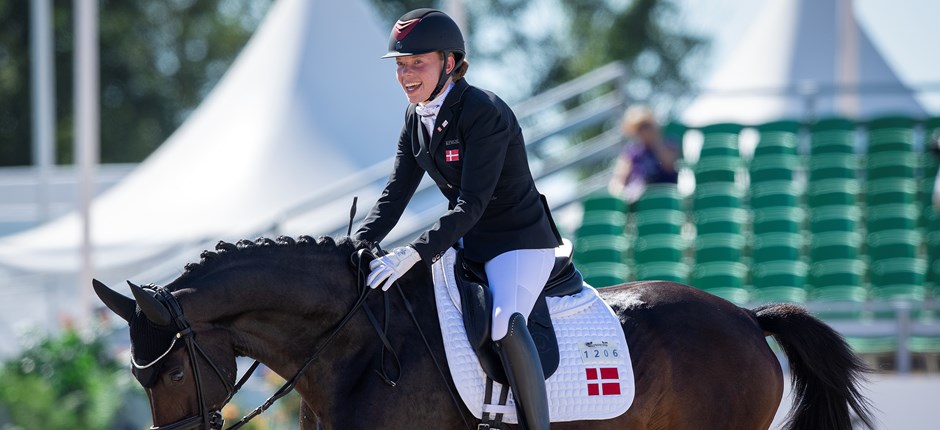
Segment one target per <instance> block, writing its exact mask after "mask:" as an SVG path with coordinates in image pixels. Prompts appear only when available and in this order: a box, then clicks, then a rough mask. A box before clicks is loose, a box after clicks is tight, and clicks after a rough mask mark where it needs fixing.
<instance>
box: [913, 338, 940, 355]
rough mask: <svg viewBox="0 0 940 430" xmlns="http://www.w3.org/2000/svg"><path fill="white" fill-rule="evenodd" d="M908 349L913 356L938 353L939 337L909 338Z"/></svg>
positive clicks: (939, 351)
mask: <svg viewBox="0 0 940 430" xmlns="http://www.w3.org/2000/svg"><path fill="white" fill-rule="evenodd" d="M908 349H909V350H910V351H911V352H913V353H915V354H938V353H940V336H917V335H914V336H911V337H910V340H909V341H908Z"/></svg>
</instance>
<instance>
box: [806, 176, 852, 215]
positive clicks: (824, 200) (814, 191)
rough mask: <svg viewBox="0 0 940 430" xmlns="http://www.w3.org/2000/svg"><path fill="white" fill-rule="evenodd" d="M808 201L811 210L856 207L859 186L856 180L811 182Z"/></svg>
mask: <svg viewBox="0 0 940 430" xmlns="http://www.w3.org/2000/svg"><path fill="white" fill-rule="evenodd" d="M806 194H807V197H806V201H807V203H808V204H809V206H810V208H815V207H820V206H833V205H841V206H854V205H855V204H856V203H857V202H858V194H859V186H858V181H857V180H855V179H827V180H823V181H813V182H810V184H809V188H808V190H807V193H806Z"/></svg>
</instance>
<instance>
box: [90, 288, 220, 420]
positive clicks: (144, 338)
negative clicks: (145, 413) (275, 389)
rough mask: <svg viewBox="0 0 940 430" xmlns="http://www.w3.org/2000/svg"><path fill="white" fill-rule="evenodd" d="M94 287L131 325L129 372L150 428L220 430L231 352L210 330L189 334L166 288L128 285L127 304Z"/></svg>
mask: <svg viewBox="0 0 940 430" xmlns="http://www.w3.org/2000/svg"><path fill="white" fill-rule="evenodd" d="M93 284H94V289H95V293H96V294H97V295H98V297H99V298H100V299H101V301H102V302H104V304H105V305H106V306H107V307H108V308H109V309H111V310H112V311H113V312H114V313H116V314H117V315H118V316H120V317H121V318H123V319H124V320H126V321H127V322H128V324H129V326H130V336H131V367H132V370H133V372H134V377H136V378H137V381H138V382H140V384H141V385H142V386H143V387H144V389H145V390H146V391H147V396H148V397H149V398H150V407H151V410H152V414H153V423H154V426H153V427H152V428H151V429H159V430H188V429H197V428H198V429H219V428H221V427H222V419H221V416H220V415H219V411H220V410H221V408H222V407H223V406H224V405H225V403H226V402H227V401H228V400H229V399H230V397H231V395H232V391H233V385H234V379H235V361H234V354H233V353H232V351H231V348H230V347H228V348H227V347H226V346H225V344H224V342H222V341H221V340H219V339H218V336H216V337H215V338H214V337H213V336H211V335H210V334H211V331H210V330H211V329H208V328H206V329H205V330H202V331H201V332H200V333H196V332H194V331H193V330H194V329H193V327H191V326H190V323H189V322H188V321H187V320H186V318H184V316H183V308H182V306H181V305H180V303H179V301H177V299H176V297H175V296H174V295H173V294H171V293H170V292H169V291H168V290H166V289H163V288H160V287H146V288H142V287H139V286H137V285H134V284H132V283H130V282H128V284H129V285H130V288H131V292H132V293H133V295H134V299H130V298H128V297H126V296H124V295H122V294H120V293H118V292H116V291H114V290H112V289H110V288H108V287H107V286H106V285H104V284H103V283H101V282H98V281H97V280H95V281H93ZM197 340H198V342H197Z"/></svg>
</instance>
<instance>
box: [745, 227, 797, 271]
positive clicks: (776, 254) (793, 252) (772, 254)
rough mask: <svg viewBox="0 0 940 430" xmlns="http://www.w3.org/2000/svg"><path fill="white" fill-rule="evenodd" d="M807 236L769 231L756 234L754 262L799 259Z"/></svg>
mask: <svg viewBox="0 0 940 430" xmlns="http://www.w3.org/2000/svg"><path fill="white" fill-rule="evenodd" d="M805 240H806V239H805V238H804V237H803V235H802V234H799V233H767V234H758V235H755V236H754V241H753V245H752V249H751V257H752V258H753V261H754V264H755V265H759V264H762V263H767V262H772V261H780V260H785V261H799V260H800V258H802V256H803V245H804V243H805Z"/></svg>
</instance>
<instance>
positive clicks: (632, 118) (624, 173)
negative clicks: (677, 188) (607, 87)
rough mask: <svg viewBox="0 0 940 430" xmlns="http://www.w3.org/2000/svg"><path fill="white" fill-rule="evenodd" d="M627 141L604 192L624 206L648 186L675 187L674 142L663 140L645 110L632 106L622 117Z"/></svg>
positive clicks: (653, 121) (645, 108) (653, 118)
mask: <svg viewBox="0 0 940 430" xmlns="http://www.w3.org/2000/svg"><path fill="white" fill-rule="evenodd" d="M623 134H624V137H625V138H626V139H627V141H626V143H625V144H624V146H623V150H622V151H621V152H620V156H619V157H618V158H617V164H616V166H615V167H614V174H613V177H612V178H611V179H610V183H609V184H608V187H607V189H608V190H609V191H610V193H611V194H613V195H618V196H622V197H623V198H624V199H626V201H627V202H629V203H633V202H634V201H636V200H637V199H638V198H639V197H640V196H641V195H642V194H643V191H644V190H645V189H646V185H647V184H653V183H676V182H677V181H678V178H679V175H678V174H677V173H676V159H677V158H678V154H679V145H678V143H677V142H674V141H671V140H667V139H664V138H663V135H662V132H661V130H660V127H659V123H658V122H657V121H656V118H655V117H654V115H653V112H652V111H651V110H650V109H649V108H648V107H646V106H642V105H637V106H632V107H630V108H629V109H627V111H626V112H625V113H624V115H623Z"/></svg>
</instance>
